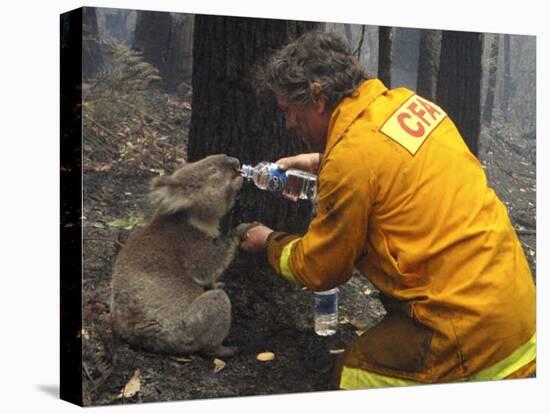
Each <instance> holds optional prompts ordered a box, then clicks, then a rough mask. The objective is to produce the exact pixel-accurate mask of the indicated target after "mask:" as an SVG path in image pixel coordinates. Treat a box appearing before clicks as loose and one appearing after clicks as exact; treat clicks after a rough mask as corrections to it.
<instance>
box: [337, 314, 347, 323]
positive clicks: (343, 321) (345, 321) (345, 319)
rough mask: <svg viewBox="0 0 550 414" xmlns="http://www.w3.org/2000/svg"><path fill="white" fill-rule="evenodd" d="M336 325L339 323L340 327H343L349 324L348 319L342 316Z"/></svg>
mask: <svg viewBox="0 0 550 414" xmlns="http://www.w3.org/2000/svg"><path fill="white" fill-rule="evenodd" d="M338 323H339V324H340V325H345V324H347V323H349V319H348V317H347V316H342V317H341V318H340V320H339V321H338Z"/></svg>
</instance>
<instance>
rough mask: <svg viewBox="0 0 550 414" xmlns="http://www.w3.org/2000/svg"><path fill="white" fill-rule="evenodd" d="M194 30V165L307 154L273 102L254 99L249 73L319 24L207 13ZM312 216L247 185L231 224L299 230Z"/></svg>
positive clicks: (199, 17)
mask: <svg viewBox="0 0 550 414" xmlns="http://www.w3.org/2000/svg"><path fill="white" fill-rule="evenodd" d="M194 24H195V28H194V44H193V101H192V102H193V111H192V118H191V128H190V136H189V145H188V158H189V160H191V161H193V160H197V159H200V158H202V157H204V156H206V155H209V154H214V153H226V154H228V155H231V156H234V157H237V158H239V159H240V160H241V162H242V163H250V164H255V163H257V162H260V161H263V160H272V161H275V160H277V159H278V158H280V157H283V156H287V155H292V154H296V153H299V152H303V151H307V149H306V148H305V146H304V145H303V144H302V143H301V141H300V140H298V139H296V137H290V136H289V133H288V132H287V131H286V129H285V120H284V116H283V114H282V112H281V111H280V110H279V109H278V108H277V106H276V103H275V100H274V98H273V97H271V96H269V97H257V96H256V95H255V93H254V92H253V87H252V79H251V70H252V69H253V67H254V65H256V64H258V63H260V62H262V61H263V60H264V59H265V58H266V57H267V56H268V55H270V54H271V53H273V51H275V50H276V49H278V48H280V47H281V46H283V45H284V44H286V43H287V42H288V41H289V40H291V39H294V38H296V37H297V36H298V35H300V34H302V33H303V32H305V31H307V30H311V29H313V28H316V27H318V26H317V24H316V23H311V22H299V21H284V20H274V19H252V18H235V17H225V16H206V15H196V16H195V23H194ZM309 215H310V208H309V204H308V203H302V202H299V203H291V202H289V201H287V200H285V199H282V198H277V197H275V196H274V195H273V194H268V193H266V192H264V191H259V190H257V189H256V188H254V186H253V185H245V186H244V188H243V190H242V191H241V193H240V197H239V200H238V201H237V204H236V206H235V209H234V213H233V216H232V217H230V218H229V222H230V223H231V222H232V221H235V220H236V221H250V220H260V221H262V222H263V223H265V224H266V225H268V226H273V227H275V228H277V229H283V230H287V231H298V232H300V231H304V230H305V228H306V225H307V223H308V221H309V220H308V219H309Z"/></svg>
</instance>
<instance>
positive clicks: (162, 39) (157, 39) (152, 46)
mask: <svg viewBox="0 0 550 414" xmlns="http://www.w3.org/2000/svg"><path fill="white" fill-rule="evenodd" d="M171 32H172V15H171V14H170V13H166V12H157V11H147V10H140V11H138V14H137V20H136V29H135V32H134V42H133V44H132V49H134V50H135V51H137V52H141V54H142V56H143V59H144V60H145V61H146V62H147V63H150V64H151V65H153V66H154V67H156V68H157V69H158V70H159V72H160V75H161V77H162V78H163V86H165V87H166V86H167V85H166V66H167V61H168V54H169V52H170V48H169V45H170V39H171V36H172V33H171Z"/></svg>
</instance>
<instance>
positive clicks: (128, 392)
mask: <svg viewBox="0 0 550 414" xmlns="http://www.w3.org/2000/svg"><path fill="white" fill-rule="evenodd" d="M140 375H141V372H140V370H139V369H136V371H135V372H134V375H132V378H130V380H129V381H128V383H127V384H126V385H125V386H124V387H122V389H121V390H120V394H118V396H117V398H132V397H133V396H134V395H136V394H137V393H138V392H139V390H140V389H141V379H140V377H139V376H140Z"/></svg>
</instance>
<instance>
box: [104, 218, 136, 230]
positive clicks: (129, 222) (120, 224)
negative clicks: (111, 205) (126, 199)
mask: <svg viewBox="0 0 550 414" xmlns="http://www.w3.org/2000/svg"><path fill="white" fill-rule="evenodd" d="M143 222H144V218H143V216H141V215H135V216H130V217H127V218H125V219H116V220H113V221H111V222H110V223H108V225H109V227H115V228H118V229H124V230H132V229H133V228H134V227H135V226H139V225H141V224H143Z"/></svg>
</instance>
